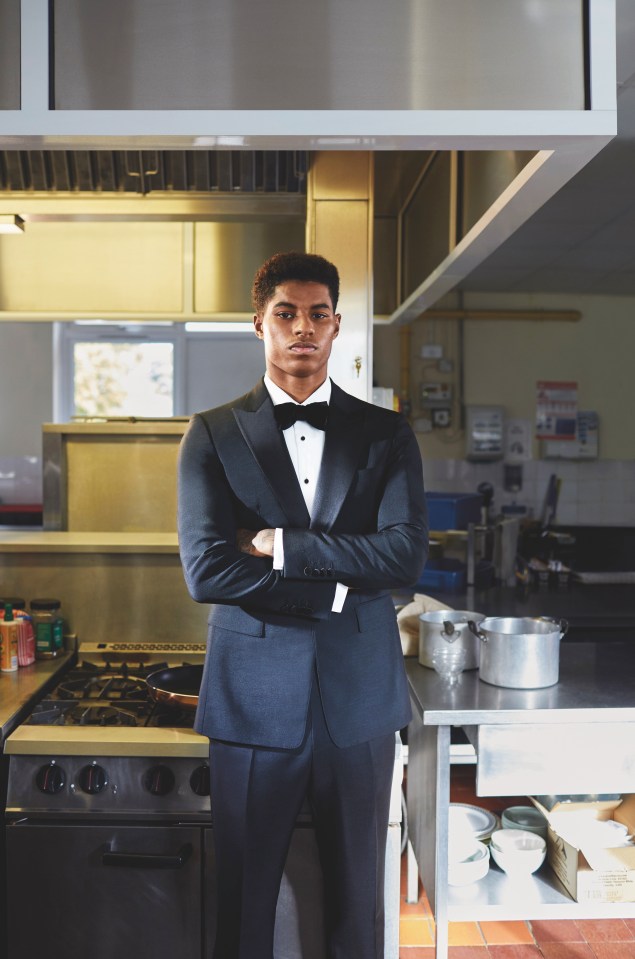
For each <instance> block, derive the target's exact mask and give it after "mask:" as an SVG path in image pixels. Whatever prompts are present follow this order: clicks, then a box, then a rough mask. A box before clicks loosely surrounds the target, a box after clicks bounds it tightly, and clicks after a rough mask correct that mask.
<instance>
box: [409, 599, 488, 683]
mask: <svg viewBox="0 0 635 959" xmlns="http://www.w3.org/2000/svg"><path fill="white" fill-rule="evenodd" d="M483 618H484V617H483V615H482V614H481V613H470V612H465V611H464V610H457V609H435V610H434V611H431V612H429V613H421V614H420V615H419V662H420V663H421V665H422V666H427V667H428V668H429V669H432V668H433V665H432V653H433V652H434V650H435V649H441V648H443V647H444V646H447V645H452V644H453V643H456V644H457V645H458V646H460V647H463V648H464V649H465V650H466V652H467V660H466V663H465V668H466V669H477V668H478V663H479V652H480V650H479V647H480V641H479V639H478V637H477V636H475V635H474V634H473V633H472V632H471V631H470V627H469V623H470V622H473V623H480V622H481V620H482V619H483Z"/></svg>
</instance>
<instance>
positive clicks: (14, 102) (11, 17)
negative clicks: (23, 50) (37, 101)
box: [0, 0, 20, 110]
mask: <svg viewBox="0 0 635 959" xmlns="http://www.w3.org/2000/svg"><path fill="white" fill-rule="evenodd" d="M19 109H20V0H2V2H1V3H0V110H19Z"/></svg>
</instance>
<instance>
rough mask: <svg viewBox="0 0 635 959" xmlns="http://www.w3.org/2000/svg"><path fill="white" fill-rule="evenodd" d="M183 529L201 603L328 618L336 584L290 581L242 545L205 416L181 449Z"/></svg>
mask: <svg viewBox="0 0 635 959" xmlns="http://www.w3.org/2000/svg"><path fill="white" fill-rule="evenodd" d="M178 531H179V549H180V554H181V562H182V565H183V573H184V576H185V582H186V585H187V588H188V590H189V593H190V595H191V596H192V598H193V599H194V600H196V602H198V603H223V604H227V605H230V606H231V605H234V606H242V607H243V608H245V609H248V610H253V611H254V612H256V611H258V610H264V611H270V612H276V613H281V614H283V615H290V616H300V617H308V618H312V619H326V618H327V617H328V615H329V612H330V610H331V606H332V604H333V597H334V595H335V583H334V582H324V581H322V582H319V583H318V582H311V583H309V582H307V581H305V582H304V583H300V582H298V581H293V580H286V579H285V578H284V577H283V575H282V573H281V572H277V571H275V570H274V569H273V568H272V561H271V559H268V558H266V557H259V556H249V555H248V554H247V553H243V552H241V551H240V550H239V549H238V547H237V546H236V522H235V510H234V503H233V497H232V492H231V489H230V487H229V483H228V481H227V477H226V475H225V472H224V469H223V466H222V463H221V461H220V459H219V457H218V454H217V452H216V449H215V447H214V443H213V440H212V437H211V435H210V433H209V431H208V429H207V426H206V424H205V422H204V420H203V419H202V418H201V417H200V416H199V415H196V416H194V417H193V418H192V420H191V422H190V425H189V427H188V429H187V431H186V433H185V436H184V437H183V440H182V442H181V447H180V449H179V459H178Z"/></svg>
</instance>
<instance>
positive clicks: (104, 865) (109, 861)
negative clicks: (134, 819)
mask: <svg viewBox="0 0 635 959" xmlns="http://www.w3.org/2000/svg"><path fill="white" fill-rule="evenodd" d="M6 840H7V867H8V868H7V875H8V938H9V948H8V959H24V957H25V956H33V957H35V956H46V957H47V959H75V957H80V956H90V959H113V957H117V959H139V957H140V956H172V955H174V956H179V959H200V957H201V939H202V936H201V926H202V916H201V842H202V830H201V829H200V828H198V827H193V826H177V825H174V826H147V825H144V826H142V827H139V826H119V825H115V826H107V825H92V826H83V825H78V824H77V823H74V824H73V825H72V826H70V825H61V824H60V825H52V824H49V823H47V824H42V825H40V824H35V823H32V822H23V823H15V824H10V825H8V826H7V829H6Z"/></svg>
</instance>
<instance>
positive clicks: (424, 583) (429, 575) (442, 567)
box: [415, 559, 467, 593]
mask: <svg viewBox="0 0 635 959" xmlns="http://www.w3.org/2000/svg"><path fill="white" fill-rule="evenodd" d="M466 580H467V572H466V566H465V563H462V562H461V561H460V560H459V559H429V560H428V562H427V563H426V568H425V569H424V571H423V573H422V576H421V579H420V580H419V582H418V583H417V585H416V587H415V589H418V590H425V589H431V590H436V591H437V592H440V593H462V592H463V590H464V589H465V583H466Z"/></svg>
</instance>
